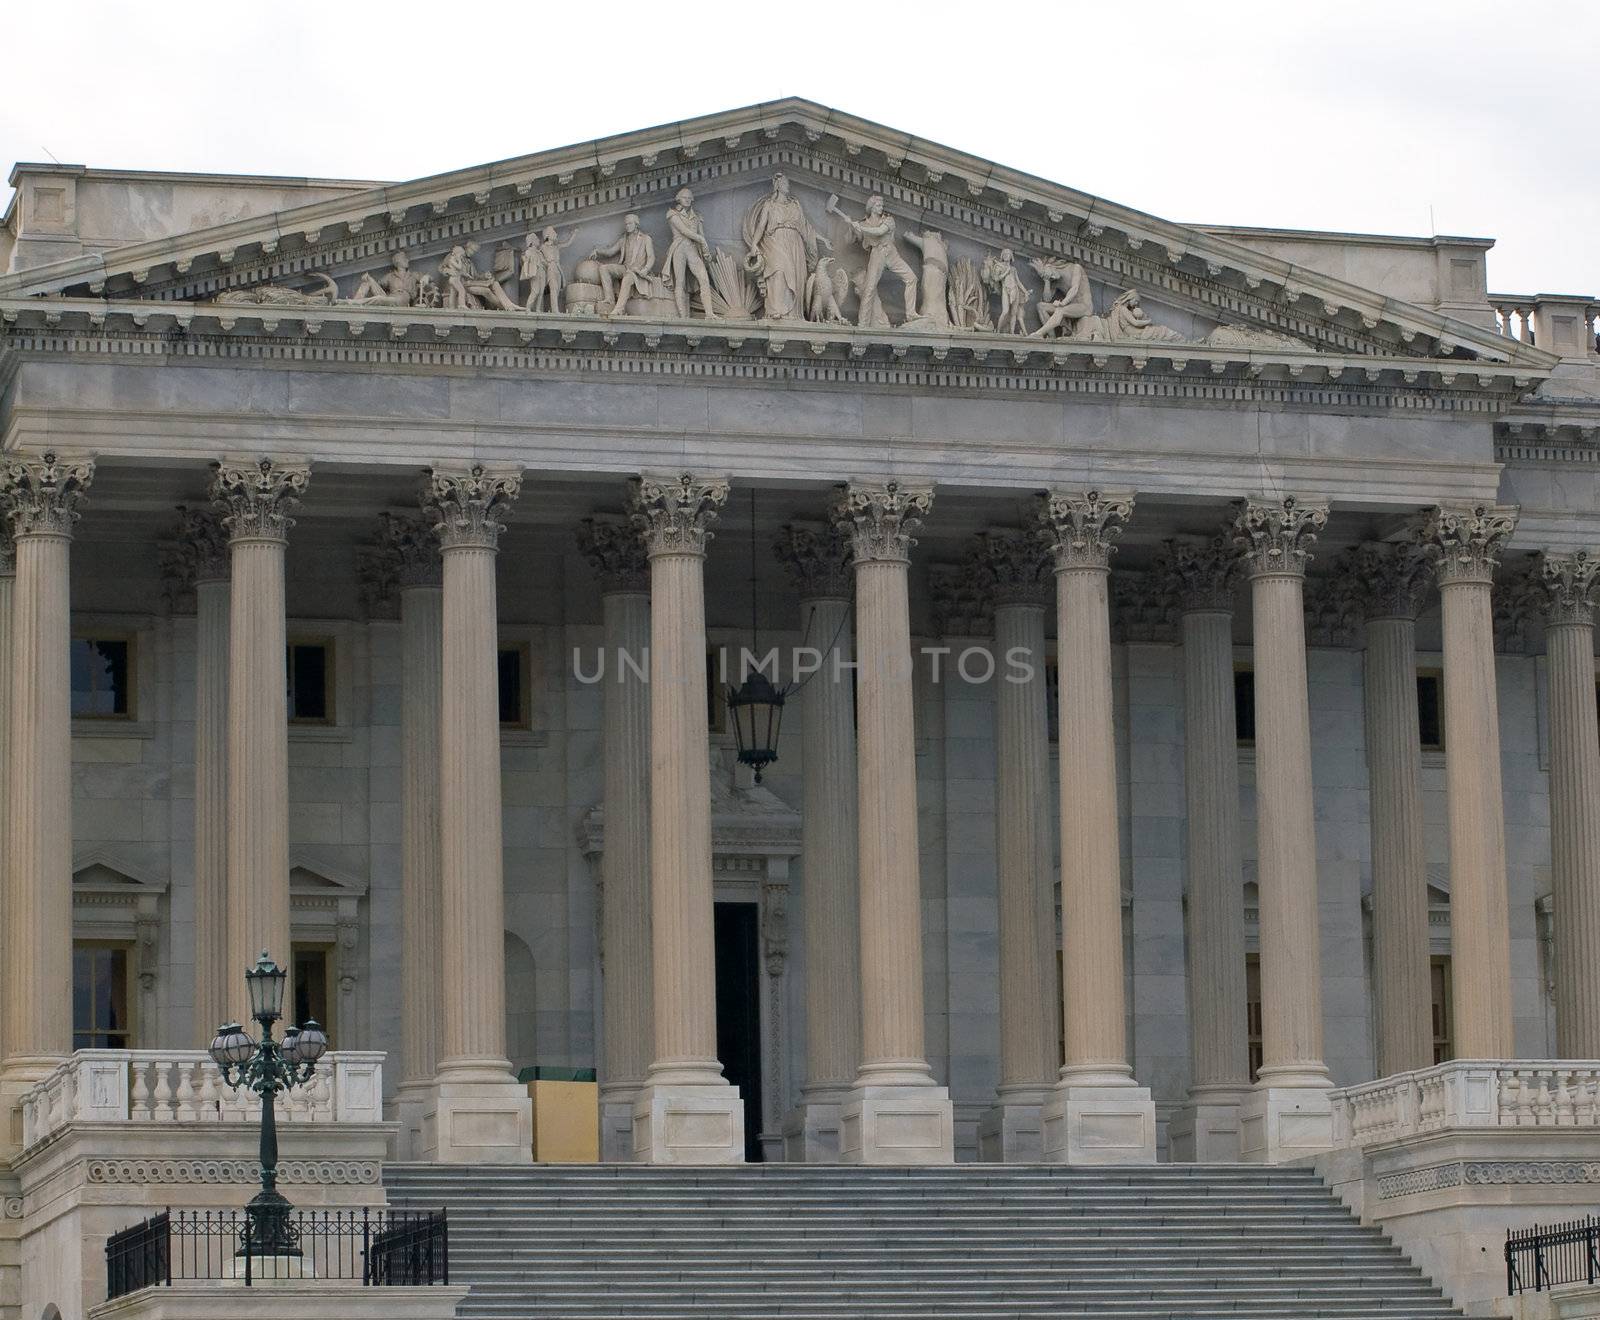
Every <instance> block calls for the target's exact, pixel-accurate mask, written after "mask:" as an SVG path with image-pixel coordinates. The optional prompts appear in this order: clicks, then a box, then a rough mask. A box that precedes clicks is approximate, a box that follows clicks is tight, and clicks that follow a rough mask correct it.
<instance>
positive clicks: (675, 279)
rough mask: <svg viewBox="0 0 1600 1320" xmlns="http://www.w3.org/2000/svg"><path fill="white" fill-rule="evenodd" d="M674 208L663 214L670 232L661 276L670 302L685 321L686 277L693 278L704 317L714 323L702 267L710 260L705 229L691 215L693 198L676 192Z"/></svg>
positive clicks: (708, 283)
mask: <svg viewBox="0 0 1600 1320" xmlns="http://www.w3.org/2000/svg"><path fill="white" fill-rule="evenodd" d="M676 200H677V205H676V206H674V207H673V208H672V209H671V210H670V211H668V212H667V228H669V229H670V230H671V231H672V242H671V243H670V244H669V245H668V247H667V255H666V256H664V257H663V258H662V259H661V274H662V276H663V277H664V278H666V279H667V280H668V281H669V282H670V283H671V285H672V301H673V303H674V304H675V305H676V306H677V309H678V315H679V316H680V317H682V318H683V319H684V320H688V319H689V276H690V275H693V276H694V278H695V283H696V285H697V286H698V287H699V290H700V302H701V304H702V305H703V306H704V307H705V313H706V317H707V318H708V319H709V320H713V321H714V320H716V319H717V313H716V309H715V308H714V306H713V305H712V295H711V276H710V275H709V274H708V273H707V271H706V263H707V262H709V261H710V260H711V245H710V244H709V243H707V242H706V227H705V225H704V224H702V223H701V221H700V217H699V216H698V215H696V214H695V211H694V194H693V193H692V192H690V191H689V189H687V188H680V189H679V190H678V196H677V198H676Z"/></svg>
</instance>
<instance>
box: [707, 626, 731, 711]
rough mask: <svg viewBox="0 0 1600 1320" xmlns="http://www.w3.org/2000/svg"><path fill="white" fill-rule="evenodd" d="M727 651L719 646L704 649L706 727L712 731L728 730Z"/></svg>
mask: <svg viewBox="0 0 1600 1320" xmlns="http://www.w3.org/2000/svg"><path fill="white" fill-rule="evenodd" d="M726 668H727V652H726V651H724V650H723V649H722V647H720V646H712V647H709V648H707V650H706V727H707V728H709V729H710V730H711V732H712V733H726V732H727V731H728V675H727V673H726V672H725V671H726Z"/></svg>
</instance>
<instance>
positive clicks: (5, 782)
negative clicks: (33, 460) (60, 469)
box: [0, 487, 17, 1159]
mask: <svg viewBox="0 0 1600 1320" xmlns="http://www.w3.org/2000/svg"><path fill="white" fill-rule="evenodd" d="M16 580H17V543H16V540H15V538H14V537H13V536H12V533H11V519H10V517H9V516H8V515H7V513H6V497H5V493H4V487H0V839H5V840H9V839H10V838H11V833H10V831H9V829H8V828H7V821H8V820H9V816H10V803H9V801H8V799H9V798H10V795H11V690H12V688H11V676H12V663H11V647H12V629H11V599H12V593H13V588H14V587H15V585H16ZM9 850H10V845H9V843H8V844H7V847H6V852H9ZM6 852H0V913H3V912H4V911H5V904H6V903H7V902H9V899H8V898H7V897H6V895H7V894H8V893H9V892H10V884H11V881H10V877H9V874H8V871H7V867H8V863H7V861H6ZM0 960H4V961H3V962H0V994H4V995H6V996H7V997H9V994H10V986H9V985H8V984H7V982H6V979H5V972H4V967H6V966H8V965H9V964H10V960H11V947H10V943H9V941H8V939H7V937H6V933H5V929H4V927H3V926H0ZM6 1017H7V1014H6V1012H5V1007H4V1003H3V1002H0V1092H3V1087H4V1076H5V1073H4V1067H3V1061H4V1059H5V1057H6V1055H7V1054H8V1053H10V1045H9V1040H10V1037H9V1035H8V1033H9V1031H10V1024H9V1023H8V1022H7V1021H6ZM10 1144H11V1143H10V1140H9V1128H8V1127H7V1126H6V1123H5V1121H4V1119H3V1110H0V1159H3V1158H4V1157H5V1152H6V1150H7V1149H8V1148H9V1146H10Z"/></svg>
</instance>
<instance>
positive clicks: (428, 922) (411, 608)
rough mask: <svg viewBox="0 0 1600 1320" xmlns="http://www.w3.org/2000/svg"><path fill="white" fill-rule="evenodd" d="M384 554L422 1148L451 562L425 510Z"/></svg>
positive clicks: (386, 527) (411, 1076)
mask: <svg viewBox="0 0 1600 1320" xmlns="http://www.w3.org/2000/svg"><path fill="white" fill-rule="evenodd" d="M377 555H378V559H379V562H380V564H381V566H382V575H383V577H384V579H385V580H386V581H388V582H390V583H392V584H393V585H394V586H395V587H396V588H398V591H399V595H400V959H401V965H402V967H403V968H404V975H403V976H402V977H401V978H400V1021H401V1030H402V1033H403V1034H402V1036H401V1041H400V1064H401V1073H400V1087H399V1091H398V1094H397V1100H398V1106H399V1112H400V1121H401V1127H402V1135H403V1137H404V1138H405V1140H406V1142H407V1145H408V1147H409V1150H408V1153H410V1154H415V1153H417V1152H418V1151H419V1149H420V1146H421V1135H422V1128H423V1120H424V1115H425V1114H426V1113H427V1110H428V1104H429V1100H430V1098H431V1094H432V1088H433V1081H434V1078H435V1076H436V1075H437V1074H438V1071H439V1037H440V1033H441V1031H442V1028H443V1022H444V1015H443V1012H442V1007H441V999H442V996H443V985H442V978H441V975H440V966H439V961H440V958H439V955H440V940H439V934H440V927H441V925H442V922H443V907H444V892H443V890H444V886H443V880H442V869H443V868H442V853H441V850H440V835H439V797H440V783H439V768H440V750H439V732H440V719H441V708H442V705H443V695H444V681H443V669H444V588H443V580H444V568H443V563H442V560H441V558H440V554H439V538H438V537H437V536H436V535H435V534H434V530H433V527H432V524H431V523H430V521H429V520H428V519H427V518H425V517H423V516H421V515H420V514H410V515H406V516H395V515H391V514H385V515H384V516H383V518H382V520H381V522H380V524H379V531H378V542H377Z"/></svg>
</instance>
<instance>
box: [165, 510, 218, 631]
mask: <svg viewBox="0 0 1600 1320" xmlns="http://www.w3.org/2000/svg"><path fill="white" fill-rule="evenodd" d="M176 512H177V515H178V526H177V531H176V534H175V536H174V537H173V539H172V540H171V541H168V542H165V543H164V544H163V545H162V546H161V580H162V589H163V590H164V591H165V593H166V597H167V604H168V606H169V607H170V608H172V609H178V608H180V607H181V606H189V607H192V604H193V598H194V589H195V587H196V586H197V585H199V584H200V583H202V582H226V581H227V580H228V572H229V558H228V532H227V529H226V528H225V527H223V525H222V520H221V518H219V517H218V516H217V511H216V510H215V509H214V508H199V509H197V508H191V507H190V506H188V505H185V504H180V505H178V507H177V510H176Z"/></svg>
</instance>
